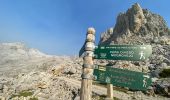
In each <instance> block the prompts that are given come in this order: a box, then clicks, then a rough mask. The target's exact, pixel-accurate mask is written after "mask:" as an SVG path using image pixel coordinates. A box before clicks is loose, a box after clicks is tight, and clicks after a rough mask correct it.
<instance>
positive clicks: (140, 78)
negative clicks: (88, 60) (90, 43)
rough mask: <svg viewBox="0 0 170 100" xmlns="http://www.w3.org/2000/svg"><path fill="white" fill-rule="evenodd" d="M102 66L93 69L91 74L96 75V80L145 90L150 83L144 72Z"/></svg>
mask: <svg viewBox="0 0 170 100" xmlns="http://www.w3.org/2000/svg"><path fill="white" fill-rule="evenodd" d="M104 68H105V69H104ZM104 68H100V67H99V69H94V73H93V74H94V75H95V76H96V81H99V82H101V83H108V84H113V85H114V86H120V87H128V88H130V89H133V90H142V91H145V90H146V89H147V88H148V87H149V86H150V85H151V78H150V76H149V75H147V74H146V73H142V72H135V71H130V70H126V69H119V68H111V67H108V66H107V67H104ZM101 69H104V70H101Z"/></svg>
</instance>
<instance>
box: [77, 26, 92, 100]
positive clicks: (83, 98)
mask: <svg viewBox="0 0 170 100" xmlns="http://www.w3.org/2000/svg"><path fill="white" fill-rule="evenodd" d="M94 35H95V29H94V28H88V31H87V36H86V42H85V55H84V57H83V70H82V82H81V92H80V100H91V97H92V79H93V66H94V65H93V51H94V48H95V44H94V43H95V36H94Z"/></svg>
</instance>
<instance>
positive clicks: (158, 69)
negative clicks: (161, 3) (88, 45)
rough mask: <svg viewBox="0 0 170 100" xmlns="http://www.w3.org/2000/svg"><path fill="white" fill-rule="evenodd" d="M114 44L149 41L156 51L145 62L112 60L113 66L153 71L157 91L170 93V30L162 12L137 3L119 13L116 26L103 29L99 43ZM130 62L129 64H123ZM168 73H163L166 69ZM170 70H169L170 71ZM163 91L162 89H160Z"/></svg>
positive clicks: (151, 72)
mask: <svg viewBox="0 0 170 100" xmlns="http://www.w3.org/2000/svg"><path fill="white" fill-rule="evenodd" d="M112 44H141V45H142V44H149V45H151V46H152V49H153V52H152V55H151V57H150V58H149V59H148V60H146V61H144V62H134V61H131V62H130V61H129V62H127V61H110V62H105V63H111V64H112V65H113V67H119V68H126V69H129V70H134V71H141V72H149V73H150V74H151V76H152V78H153V80H154V81H155V79H158V80H157V81H155V84H154V86H153V88H154V90H153V91H154V92H155V93H160V94H164V95H167V96H170V78H169V77H170V30H169V28H168V26H167V25H166V22H165V20H164V19H163V18H162V17H161V16H160V15H158V14H154V13H152V12H150V11H149V10H147V9H142V8H141V7H140V5H139V4H137V3H136V4H134V5H132V7H131V8H130V9H128V10H127V11H126V12H125V13H120V14H119V15H118V17H117V21H116V24H115V27H112V28H109V29H108V30H107V31H106V32H104V33H102V35H101V39H100V42H99V45H112ZM124 65H127V66H126V67H123V66H124ZM163 70H166V72H167V73H164V74H166V75H167V76H166V77H163V78H162V77H161V76H160V73H162V72H165V71H163ZM168 71H169V72H168ZM160 91H161V92H160Z"/></svg>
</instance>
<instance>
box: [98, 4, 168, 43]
mask: <svg viewBox="0 0 170 100" xmlns="http://www.w3.org/2000/svg"><path fill="white" fill-rule="evenodd" d="M169 34H170V31H169V29H168V27H167V25H166V22H165V21H164V19H163V18H162V17H161V16H160V15H157V14H154V13H152V12H150V11H148V10H147V9H142V8H141V7H140V5H139V4H137V3H135V4H134V5H132V7H131V8H130V9H128V10H127V11H126V12H125V13H120V14H119V15H118V16H117V20H116V24H115V26H114V27H112V28H109V29H108V30H107V31H106V32H104V33H102V35H101V39H100V42H99V44H144V43H148V44H150V43H151V42H152V41H154V40H156V38H158V39H159V40H161V39H162V38H166V43H165V44H168V43H169V39H167V38H169ZM159 42H160V41H159Z"/></svg>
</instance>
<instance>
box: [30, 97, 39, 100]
mask: <svg viewBox="0 0 170 100" xmlns="http://www.w3.org/2000/svg"><path fill="white" fill-rule="evenodd" d="M30 100H38V98H35V97H33V98H30Z"/></svg>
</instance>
